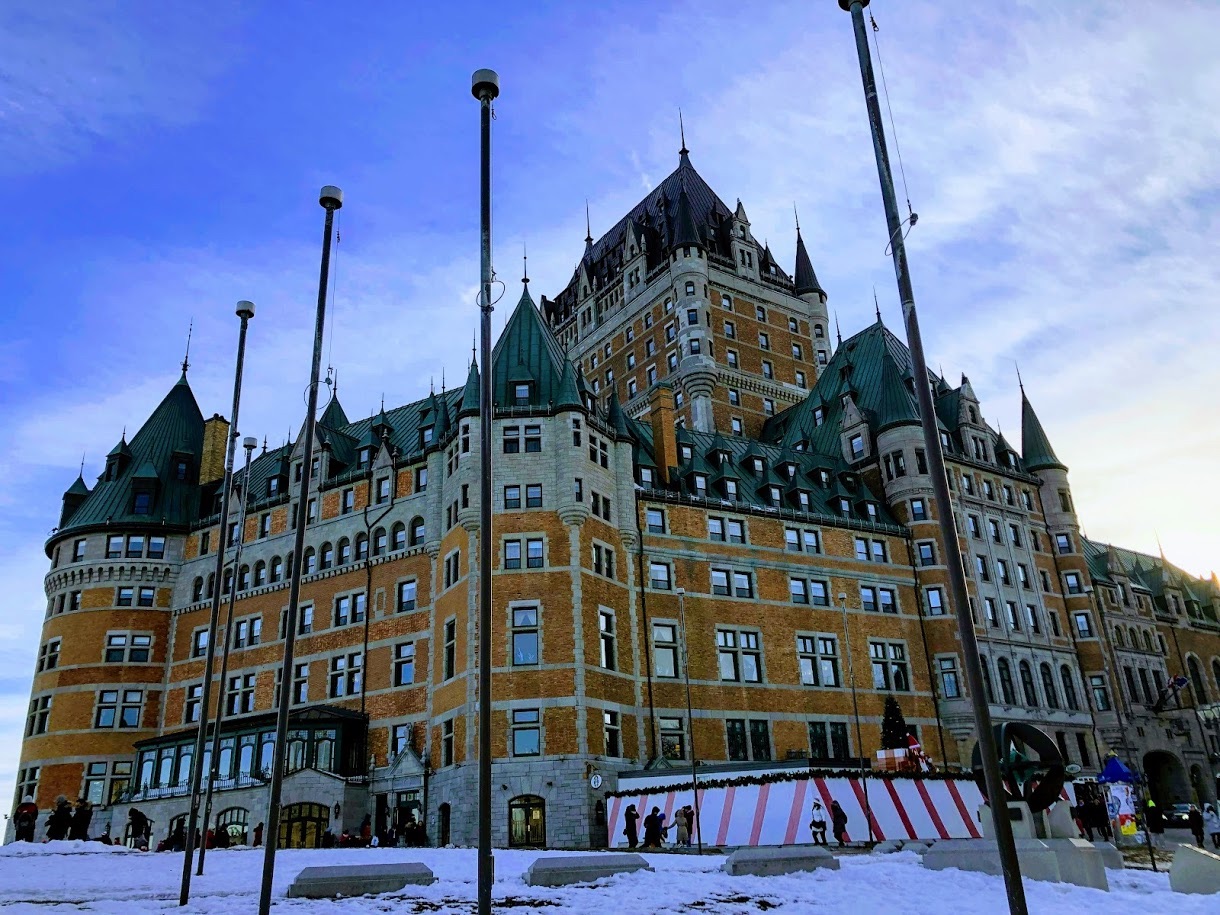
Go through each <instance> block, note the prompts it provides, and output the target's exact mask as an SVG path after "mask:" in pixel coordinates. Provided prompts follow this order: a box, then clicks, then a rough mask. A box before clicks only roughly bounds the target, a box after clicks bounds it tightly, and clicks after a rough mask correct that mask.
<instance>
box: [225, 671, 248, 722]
mask: <svg viewBox="0 0 1220 915" xmlns="http://www.w3.org/2000/svg"><path fill="white" fill-rule="evenodd" d="M254 683H255V675H254V674H244V675H242V674H239V675H237V676H235V677H229V689H228V691H227V693H226V699H227V700H228V701H227V703H226V711H225V713H226V714H228V715H244V714H247V713H249V712H252V711H254Z"/></svg>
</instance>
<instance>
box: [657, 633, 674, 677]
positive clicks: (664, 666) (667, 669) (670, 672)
mask: <svg viewBox="0 0 1220 915" xmlns="http://www.w3.org/2000/svg"><path fill="white" fill-rule="evenodd" d="M652 667H653V670H655V671H656V675H657V676H658V677H676V676H678V627H676V626H673V625H671V624H669V623H653V624H652Z"/></svg>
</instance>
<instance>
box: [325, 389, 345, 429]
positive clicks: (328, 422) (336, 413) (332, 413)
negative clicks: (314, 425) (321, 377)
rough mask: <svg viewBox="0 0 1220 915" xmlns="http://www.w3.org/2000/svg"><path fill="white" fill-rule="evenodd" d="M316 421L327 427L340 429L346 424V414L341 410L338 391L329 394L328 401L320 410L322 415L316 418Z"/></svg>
mask: <svg viewBox="0 0 1220 915" xmlns="http://www.w3.org/2000/svg"><path fill="white" fill-rule="evenodd" d="M318 422H320V423H321V424H322V425H324V426H326V428H328V429H342V428H343V427H344V426H346V425H348V419H347V414H346V413H344V412H343V405H342V404H340V403H339V393H338V391H336V392H334V393H333V394H331V395H330V403H328V404H327V405H326V409H325V410H323V411H322V416H321V418H319V419H318Z"/></svg>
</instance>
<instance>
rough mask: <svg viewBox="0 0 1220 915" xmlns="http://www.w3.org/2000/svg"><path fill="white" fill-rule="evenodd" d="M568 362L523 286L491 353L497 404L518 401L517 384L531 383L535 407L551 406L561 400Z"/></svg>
mask: <svg viewBox="0 0 1220 915" xmlns="http://www.w3.org/2000/svg"><path fill="white" fill-rule="evenodd" d="M567 361H568V359H567V357H566V356H565V354H564V352H563V348H562V347H561V346H560V345H559V341H558V340H556V339H555V335H554V334H553V333H551V330H550V328H548V327H547V326H546V322H545V321H543V319H542V315H541V314H539V312H538V309H537V308H536V307H535V306H534V300H533V299H531V298H530V294H529V287H528V286H524V285H523V286H522V289H521V298H520V299H519V300H518V301H517V307H516V308H515V309H514V310H513V313H512V315H511V316H510V317H509V319H508V324H507V325H505V327H504V332H503V333H502V334H501V335H500V339H499V340H498V341H496V347H495V349H494V350H493V351H492V354H491V362H492V368H491V371H492V393H493V397H494V399H495V404H496V406H497V407H509V406H513V405H519V404H517V400H516V396H515V395H516V386H517V385H518V384H521V383H528V384H529V386H530V394H529V403H528V404H527V405H528V406H531V407H544V408H545V407H548V406H550V405H553V404H558V403H559V402H560V400H561V396H560V395H561V391H562V387H563V386H562V385H561V383H560V382H561V380H562V378H563V366H564V364H565V363H566V362H567Z"/></svg>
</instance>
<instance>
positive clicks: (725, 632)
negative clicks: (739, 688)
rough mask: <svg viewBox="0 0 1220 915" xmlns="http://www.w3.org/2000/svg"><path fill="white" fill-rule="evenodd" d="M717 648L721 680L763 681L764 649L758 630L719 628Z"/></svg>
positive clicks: (717, 631)
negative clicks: (760, 643) (760, 645)
mask: <svg viewBox="0 0 1220 915" xmlns="http://www.w3.org/2000/svg"><path fill="white" fill-rule="evenodd" d="M716 648H717V657H718V659H719V662H718V663H719V668H720V679H721V680H732V681H736V682H743V683H760V682H762V650H761V648H760V647H759V636H758V633H757V632H751V631H749V630H737V629H717V630H716Z"/></svg>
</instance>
